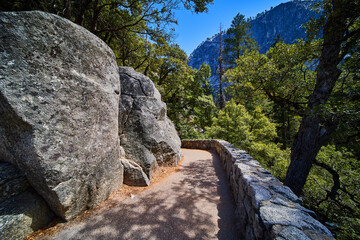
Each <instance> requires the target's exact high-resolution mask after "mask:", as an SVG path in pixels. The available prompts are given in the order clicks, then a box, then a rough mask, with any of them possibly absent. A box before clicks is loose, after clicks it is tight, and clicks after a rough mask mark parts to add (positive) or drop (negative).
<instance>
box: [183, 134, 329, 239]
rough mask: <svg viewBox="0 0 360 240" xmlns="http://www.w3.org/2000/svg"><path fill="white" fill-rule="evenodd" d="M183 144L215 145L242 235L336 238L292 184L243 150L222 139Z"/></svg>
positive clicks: (189, 141)
mask: <svg viewBox="0 0 360 240" xmlns="http://www.w3.org/2000/svg"><path fill="white" fill-rule="evenodd" d="M182 147H183V148H192V149H206V150H209V149H214V150H216V152H217V153H218V155H219V156H220V159H221V162H222V164H223V166H224V169H225V171H226V174H227V176H228V179H229V182H230V185H231V188H232V192H233V196H234V199H235V202H236V216H237V219H238V223H237V227H238V231H239V233H240V238H241V239H279V240H280V239H334V238H333V236H332V234H331V232H330V231H329V230H328V229H327V228H326V227H325V226H324V225H322V224H321V223H320V222H319V221H317V220H315V219H314V217H315V213H314V212H312V211H310V210H308V209H306V208H304V207H303V206H302V201H301V199H300V198H298V197H297V196H296V195H295V194H294V193H293V192H292V191H291V190H290V188H289V187H287V186H284V185H282V183H281V182H280V181H279V180H278V179H276V178H275V177H274V176H272V175H271V174H270V172H269V171H268V170H266V169H264V168H262V167H261V166H260V164H259V162H258V161H257V160H255V159H253V158H252V157H251V156H250V155H249V154H247V153H246V152H245V151H243V150H239V149H237V148H236V147H235V146H233V145H232V144H230V143H228V142H226V141H223V140H184V141H182Z"/></svg>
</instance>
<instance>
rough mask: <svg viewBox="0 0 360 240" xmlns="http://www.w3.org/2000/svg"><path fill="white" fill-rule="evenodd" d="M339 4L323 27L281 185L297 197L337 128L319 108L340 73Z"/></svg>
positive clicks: (342, 27) (337, 0)
mask: <svg viewBox="0 0 360 240" xmlns="http://www.w3.org/2000/svg"><path fill="white" fill-rule="evenodd" d="M341 2H342V1H341V0H334V1H333V11H332V12H331V13H330V14H329V16H328V19H327V22H326V24H325V26H324V31H323V37H324V43H323V47H322V52H321V56H320V58H319V65H318V67H317V77H316V85H315V89H314V91H313V93H312V95H311V96H310V99H309V102H308V107H307V110H306V111H305V114H304V116H303V118H302V121H301V125H300V128H299V131H298V133H297V135H296V137H295V139H294V142H293V146H292V149H291V163H290V166H289V168H288V171H287V173H286V178H285V182H284V184H285V185H287V186H289V187H290V188H291V189H292V190H293V191H294V193H295V194H297V195H301V194H302V189H303V187H304V185H305V182H306V179H307V176H308V175H309V172H310V169H311V166H312V164H313V163H314V161H315V158H316V155H317V153H318V152H319V150H320V148H321V147H322V146H323V145H324V143H325V142H326V141H327V140H328V139H329V137H330V135H331V133H332V132H333V131H334V130H335V128H336V123H334V122H326V121H324V119H323V116H322V107H323V106H324V104H325V103H326V102H327V100H328V98H329V97H330V95H331V92H332V89H333V88H334V86H335V83H336V81H337V80H338V78H339V75H340V73H341V71H340V70H339V69H338V68H337V65H338V64H339V63H340V61H341V58H340V50H341V44H342V43H343V41H344V36H345V33H346V30H347V28H346V13H344V12H343V11H342V8H341Z"/></svg>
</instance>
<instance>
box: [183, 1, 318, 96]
mask: <svg viewBox="0 0 360 240" xmlns="http://www.w3.org/2000/svg"><path fill="white" fill-rule="evenodd" d="M313 2H314V1H290V2H287V3H282V4H280V5H278V6H274V7H273V8H271V9H270V10H269V11H265V12H262V13H259V14H258V15H257V16H256V17H255V18H253V19H252V18H251V19H248V20H249V32H251V36H252V37H253V38H254V39H255V41H256V43H257V44H258V46H259V52H260V53H266V52H267V51H268V50H269V48H270V47H271V46H272V45H273V44H274V42H275V40H276V39H277V38H279V37H280V38H281V39H282V41H284V42H285V43H288V44H292V43H295V42H296V40H297V39H305V38H306V33H305V27H304V26H302V25H303V24H305V23H306V22H308V21H309V19H310V18H316V17H318V16H319V14H317V13H316V11H315V9H313V8H312V3H313ZM222 35H223V36H222V38H223V39H225V38H228V37H229V36H228V34H226V31H225V32H223V33H222ZM219 53H220V34H216V35H215V36H213V37H211V38H208V39H206V40H205V41H204V42H202V43H201V44H200V45H199V46H198V47H197V48H196V49H195V50H194V51H193V52H192V53H191V54H190V57H189V62H188V64H189V66H191V67H193V68H196V69H198V68H199V67H200V65H201V64H202V63H206V64H208V65H209V66H210V68H211V74H212V76H211V78H210V80H211V84H212V88H213V89H214V90H215V92H218V90H219V69H218V68H219V62H218V59H219Z"/></svg>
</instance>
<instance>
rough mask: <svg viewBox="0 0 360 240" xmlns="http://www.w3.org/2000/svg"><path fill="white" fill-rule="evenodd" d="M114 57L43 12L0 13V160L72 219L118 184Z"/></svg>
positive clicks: (120, 170)
mask: <svg viewBox="0 0 360 240" xmlns="http://www.w3.org/2000/svg"><path fill="white" fill-rule="evenodd" d="M119 95H120V83H119V74H118V67H117V64H116V60H115V56H114V53H113V52H112V51H111V49H110V48H109V47H108V46H107V45H106V44H105V43H104V42H103V41H101V40H100V39H99V38H97V37H96V36H95V35H93V34H91V33H90V32H88V31H87V30H86V29H84V28H82V27H80V26H78V25H76V24H73V23H72V22H70V21H68V20H66V19H63V18H61V17H58V16H56V15H52V14H48V13H43V12H38V11H35V12H16V13H15V12H12V13H9V12H2V13H0V158H1V159H2V160H4V161H8V162H10V163H12V164H14V165H16V166H17V167H18V168H19V169H20V170H22V171H23V172H24V173H25V175H26V177H27V179H28V180H29V182H30V184H31V185H32V186H33V187H34V188H35V189H36V191H37V192H38V193H39V194H40V195H41V196H42V197H43V198H44V199H45V200H46V202H47V203H48V204H49V206H50V208H51V209H52V210H53V211H54V212H55V213H56V214H57V215H59V216H61V217H63V218H64V219H71V218H72V217H74V216H76V215H77V214H79V213H80V212H81V211H83V210H85V209H86V208H92V207H94V206H96V205H97V204H98V203H99V202H100V201H103V200H105V199H106V198H107V197H108V196H109V195H110V194H111V193H112V192H114V191H116V190H117V189H118V188H119V187H120V186H121V184H122V182H123V166H122V165H121V162H120V145H119V136H118V108H119Z"/></svg>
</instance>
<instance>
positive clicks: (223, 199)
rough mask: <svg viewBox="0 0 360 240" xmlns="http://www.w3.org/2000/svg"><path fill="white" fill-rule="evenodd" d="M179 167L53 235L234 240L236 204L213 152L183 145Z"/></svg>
mask: <svg viewBox="0 0 360 240" xmlns="http://www.w3.org/2000/svg"><path fill="white" fill-rule="evenodd" d="M182 154H183V155H184V160H183V163H182V165H181V167H180V168H179V171H176V172H174V173H172V174H171V175H170V176H169V177H167V178H166V179H165V180H164V181H161V182H159V183H156V184H154V185H153V186H151V187H149V188H147V189H146V190H145V191H143V192H141V193H139V194H138V195H136V196H135V197H133V198H128V199H126V200H124V201H122V202H121V204H119V205H117V206H115V207H112V208H110V209H107V210H106V211H103V212H102V213H101V214H98V215H95V216H92V217H90V218H88V219H87V220H86V221H84V222H80V223H76V224H75V225H72V226H71V227H70V228H68V229H65V230H63V231H61V232H59V233H57V235H55V236H53V237H52V238H54V239H94V240H95V239H172V240H173V239H227V240H231V239H236V233H235V226H234V222H235V220H234V214H233V213H234V203H233V200H232V195H231V192H230V187H229V184H228V181H227V180H226V176H225V172H224V170H223V168H222V166H221V163H220V160H219V158H218V156H217V154H216V153H212V152H208V151H203V150H190V149H182Z"/></svg>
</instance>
